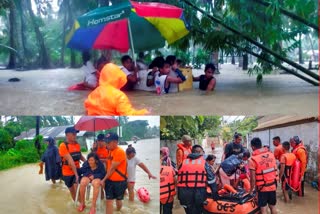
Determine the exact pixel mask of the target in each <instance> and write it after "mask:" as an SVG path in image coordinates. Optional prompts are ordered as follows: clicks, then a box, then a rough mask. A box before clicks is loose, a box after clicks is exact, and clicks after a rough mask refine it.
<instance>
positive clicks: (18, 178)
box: [0, 139, 160, 214]
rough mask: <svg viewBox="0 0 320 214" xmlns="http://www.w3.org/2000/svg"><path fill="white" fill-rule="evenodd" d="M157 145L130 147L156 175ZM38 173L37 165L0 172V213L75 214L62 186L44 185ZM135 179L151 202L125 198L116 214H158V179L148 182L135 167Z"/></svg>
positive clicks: (152, 142) (150, 142)
mask: <svg viewBox="0 0 320 214" xmlns="http://www.w3.org/2000/svg"><path fill="white" fill-rule="evenodd" d="M159 143H160V142H159V140H156V139H152V140H141V141H138V143H137V144H134V145H133V146H134V147H135V148H136V151H137V156H138V157H139V158H140V160H141V161H142V162H143V163H145V164H146V166H147V167H149V169H150V171H151V172H152V173H153V174H155V175H157V173H158V172H159V171H160V166H159V159H160V157H159V152H158V151H159ZM125 148H126V147H125ZM150 154H152V155H150ZM38 170H39V167H38V165H37V164H28V165H24V166H21V167H16V168H13V169H9V170H5V171H1V172H0V189H1V200H0V208H1V213H12V214H15V213H26V214H34V213H37V214H42V213H43V214H61V213H71V214H78V213H79V212H78V211H77V210H76V208H75V207H74V205H73V201H72V199H71V197H70V194H69V191H68V190H67V188H66V186H65V185H64V183H59V182H58V183H56V184H51V182H46V181H45V178H44V176H43V175H38ZM136 176H137V181H136V186H135V189H138V188H139V187H146V188H147V189H148V190H149V192H150V195H151V201H150V202H149V203H148V204H143V203H142V202H140V201H138V200H137V199H136V201H135V202H134V203H129V202H128V198H127V196H125V199H124V206H123V208H122V210H121V212H115V213H134V214H140V213H141V214H142V213H143V214H144V213H147V214H153V213H157V212H159V178H158V179H156V180H149V179H148V176H147V175H146V173H145V172H144V171H142V169H140V168H139V167H137V174H136ZM91 192H92V191H91ZM91 198H92V197H90V199H91ZM102 208H103V212H101V213H105V211H104V210H105V203H104V202H102ZM89 210H90V201H89V202H88V203H87V208H86V209H85V211H84V212H83V213H88V212H89ZM97 213H98V212H97Z"/></svg>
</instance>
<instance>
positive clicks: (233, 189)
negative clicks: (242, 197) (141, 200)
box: [160, 133, 308, 214]
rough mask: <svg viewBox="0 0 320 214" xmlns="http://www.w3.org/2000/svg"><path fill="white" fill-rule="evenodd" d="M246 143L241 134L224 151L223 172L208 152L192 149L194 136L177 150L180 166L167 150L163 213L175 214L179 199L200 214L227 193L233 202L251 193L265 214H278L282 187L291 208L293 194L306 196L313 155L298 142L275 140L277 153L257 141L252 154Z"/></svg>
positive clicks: (162, 152)
mask: <svg viewBox="0 0 320 214" xmlns="http://www.w3.org/2000/svg"><path fill="white" fill-rule="evenodd" d="M241 142H242V135H241V134H240V133H235V134H234V138H233V141H232V142H230V143H226V144H225V145H224V153H223V155H222V160H221V163H220V165H219V166H217V164H215V160H216V157H215V156H214V155H212V154H210V155H206V154H205V152H204V149H203V148H202V146H200V145H197V144H196V145H193V146H192V139H191V137H190V136H187V135H185V136H183V137H182V142H181V143H179V144H177V151H176V162H174V161H172V160H171V159H170V157H169V149H168V148H167V147H162V148H161V150H160V156H161V159H160V163H161V170H160V206H161V213H163V214H170V213H172V208H173V202H174V197H175V196H176V195H177V198H178V199H179V201H180V204H181V205H182V207H183V208H184V210H185V212H186V213H187V214H198V213H199V214H200V213H202V212H203V209H204V204H205V203H206V200H207V199H208V198H210V199H213V200H214V201H219V200H222V199H221V198H222V197H223V196H224V194H226V193H227V194H228V195H229V196H230V195H231V196H233V197H238V196H239V194H240V193H245V194H246V195H250V196H252V197H257V205H258V207H259V208H260V211H261V213H262V214H265V213H267V210H268V207H269V209H270V211H271V213H272V214H275V213H277V210H276V202H277V199H276V190H277V187H278V182H279V183H280V184H281V189H282V191H283V195H284V201H285V202H288V200H289V199H292V195H291V193H292V192H296V193H297V195H298V196H304V176H305V171H306V167H307V160H308V155H307V150H306V148H305V147H304V145H303V142H302V141H301V140H300V139H299V137H298V136H294V137H292V138H291V139H290V140H289V142H288V141H285V142H282V143H281V141H280V137H278V136H276V137H274V138H273V145H274V146H275V149H274V151H273V152H272V151H270V149H269V148H268V147H267V146H265V145H263V144H262V142H261V140H260V139H259V138H253V139H252V140H251V142H250V145H251V152H250V151H249V149H247V148H245V147H244V146H243V145H242V143H241ZM290 147H291V148H292V149H291V151H290ZM208 194H209V195H210V196H208Z"/></svg>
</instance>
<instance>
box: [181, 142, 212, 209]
mask: <svg viewBox="0 0 320 214" xmlns="http://www.w3.org/2000/svg"><path fill="white" fill-rule="evenodd" d="M203 154H204V150H203V148H202V147H201V146H200V145H194V146H193V147H192V153H191V154H189V155H188V156H187V158H186V159H185V160H184V161H183V163H182V165H181V166H180V169H179V170H178V179H177V187H178V199H179V200H180V204H181V206H182V207H183V208H184V210H185V212H186V214H198V213H202V209H203V203H204V202H205V200H206V198H207V190H206V188H207V186H209V188H210V190H211V197H212V198H213V199H214V200H217V199H218V190H217V185H216V178H215V175H214V173H213V171H212V169H211V166H210V165H209V164H208V163H207V162H206V161H205V159H204V157H203Z"/></svg>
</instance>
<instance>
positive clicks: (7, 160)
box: [0, 139, 46, 170]
mask: <svg viewBox="0 0 320 214" xmlns="http://www.w3.org/2000/svg"><path fill="white" fill-rule="evenodd" d="M34 142H35V139H34V140H20V141H18V142H17V143H16V145H15V147H13V148H11V149H9V150H8V151H6V152H2V153H0V170H3V169H8V168H12V167H15V166H19V165H22V164H26V163H35V162H38V161H39V154H38V151H37V149H36V148H35V147H34ZM41 148H42V149H41V153H40V154H41V155H42V154H43V152H44V151H45V149H46V146H45V144H43V143H41Z"/></svg>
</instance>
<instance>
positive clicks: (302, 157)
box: [290, 136, 308, 197]
mask: <svg viewBox="0 0 320 214" xmlns="http://www.w3.org/2000/svg"><path fill="white" fill-rule="evenodd" d="M290 144H291V147H292V153H293V154H295V156H296V157H297V159H298V160H299V161H300V162H301V170H300V176H301V188H300V190H299V192H298V196H301V197H303V196H304V177H305V172H306V169H307V163H308V153H307V150H306V148H305V147H304V145H303V143H302V141H301V140H300V139H299V137H298V136H294V137H293V138H291V139H290Z"/></svg>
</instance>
